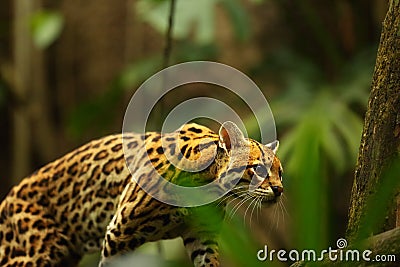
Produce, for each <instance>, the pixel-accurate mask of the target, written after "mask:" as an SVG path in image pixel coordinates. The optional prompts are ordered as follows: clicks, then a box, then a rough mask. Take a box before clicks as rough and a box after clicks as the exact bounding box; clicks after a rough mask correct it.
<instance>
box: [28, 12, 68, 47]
mask: <svg viewBox="0 0 400 267" xmlns="http://www.w3.org/2000/svg"><path fill="white" fill-rule="evenodd" d="M63 26H64V19H63V17H62V16H61V14H60V13H58V12H54V11H38V12H36V13H35V14H34V15H33V17H32V19H31V31H32V38H33V42H34V44H35V45H36V46H37V47H38V48H40V49H45V48H47V47H48V46H50V45H51V44H52V43H53V42H54V41H55V40H56V39H57V38H58V37H59V36H60V34H61V31H62V28H63Z"/></svg>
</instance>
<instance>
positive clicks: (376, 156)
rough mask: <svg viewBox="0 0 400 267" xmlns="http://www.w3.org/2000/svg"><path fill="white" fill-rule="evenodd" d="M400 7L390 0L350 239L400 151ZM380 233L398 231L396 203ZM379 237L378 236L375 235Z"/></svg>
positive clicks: (355, 188) (358, 173)
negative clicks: (369, 200)
mask: <svg viewBox="0 0 400 267" xmlns="http://www.w3.org/2000/svg"><path fill="white" fill-rule="evenodd" d="M399 24H400V3H399V0H390V2H389V10H388V12H387V14H386V18H385V20H384V22H383V28H382V33H381V39H380V44H379V48H378V54H377V59H376V64H375V70H374V75H373V80H372V86H371V95H370V98H369V102H368V108H367V113H366V116H365V123H364V129H363V133H362V139H361V145H360V150H359V155H358V160H357V166H356V171H355V177H354V184H353V188H352V193H351V200H350V201H351V203H350V209H349V222H348V227H347V237H348V239H349V240H350V241H353V240H354V239H355V238H356V237H359V236H358V235H359V229H360V222H361V219H362V217H363V214H364V210H365V204H366V200H367V199H368V197H369V196H370V195H371V194H373V193H374V190H375V189H376V185H377V184H378V182H380V179H381V177H382V172H383V171H384V170H385V168H386V167H387V166H388V163H389V162H390V161H391V160H392V159H393V158H394V157H395V156H396V154H398V153H399V151H400V147H399V145H400V130H399V129H400V38H399ZM392 207H393V209H391V210H390V211H389V213H388V216H387V218H388V219H387V220H386V221H385V223H384V224H383V225H380V229H377V232H382V231H385V230H389V229H392V228H394V227H395V224H396V222H395V221H396V202H393V206H392ZM375 234H376V233H375Z"/></svg>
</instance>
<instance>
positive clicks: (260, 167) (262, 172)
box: [255, 165, 268, 178]
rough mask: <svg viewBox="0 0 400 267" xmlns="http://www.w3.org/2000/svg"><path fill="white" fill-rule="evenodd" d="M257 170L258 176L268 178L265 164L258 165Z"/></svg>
mask: <svg viewBox="0 0 400 267" xmlns="http://www.w3.org/2000/svg"><path fill="white" fill-rule="evenodd" d="M255 172H256V174H257V175H258V176H260V177H262V178H266V177H267V176H268V170H267V168H265V166H264V165H258V166H257V167H256V169H255Z"/></svg>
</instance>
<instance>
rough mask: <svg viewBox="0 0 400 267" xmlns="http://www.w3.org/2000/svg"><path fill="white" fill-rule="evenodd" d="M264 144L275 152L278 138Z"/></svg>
mask: <svg viewBox="0 0 400 267" xmlns="http://www.w3.org/2000/svg"><path fill="white" fill-rule="evenodd" d="M265 146H266V147H268V148H269V149H271V150H272V152H274V154H276V152H277V151H278V148H279V141H278V140H275V141H272V142H271V143H269V144H266V145H265Z"/></svg>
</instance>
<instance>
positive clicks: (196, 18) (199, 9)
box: [136, 0, 220, 43]
mask: <svg viewBox="0 0 400 267" xmlns="http://www.w3.org/2000/svg"><path fill="white" fill-rule="evenodd" d="M219 1H220V0H201V1H198V0H184V1H177V2H176V7H175V22H174V29H173V36H174V38H176V39H185V38H188V37H189V36H190V35H191V34H192V33H193V29H194V38H195V40H196V41H197V42H199V43H211V42H212V41H213V40H214V29H215V27H214V23H215V5H216V3H218V2H219ZM169 10H170V1H157V2H155V1H148V0H141V1H138V2H137V3H136V11H137V13H138V14H139V15H140V16H141V17H142V19H143V20H144V21H146V22H148V23H150V24H151V25H152V26H153V27H154V28H155V29H156V30H158V31H159V32H161V33H162V34H164V33H165V32H166V30H167V27H168V18H169Z"/></svg>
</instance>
